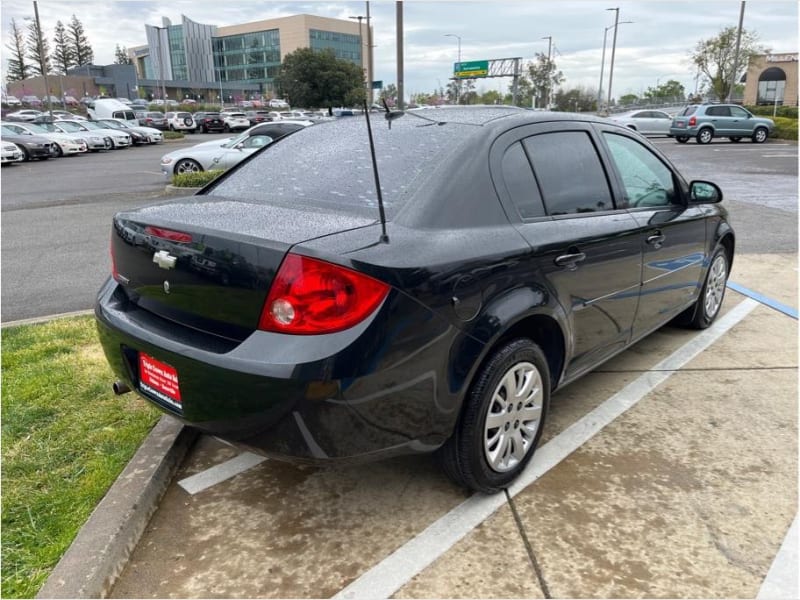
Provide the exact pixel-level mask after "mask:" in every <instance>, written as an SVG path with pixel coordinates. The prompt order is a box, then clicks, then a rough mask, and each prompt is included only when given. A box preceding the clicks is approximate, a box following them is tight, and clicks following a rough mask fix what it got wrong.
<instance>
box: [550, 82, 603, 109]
mask: <svg viewBox="0 0 800 600" xmlns="http://www.w3.org/2000/svg"><path fill="white" fill-rule="evenodd" d="M553 104H555V110H560V111H565V112H594V111H596V110H597V90H594V89H590V88H583V87H576V88H572V89H569V90H563V89H562V90H559V91H557V92H556V94H555V96H553Z"/></svg>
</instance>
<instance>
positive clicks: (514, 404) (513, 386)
mask: <svg viewBox="0 0 800 600" xmlns="http://www.w3.org/2000/svg"><path fill="white" fill-rule="evenodd" d="M543 401H544V392H543V387H542V377H541V374H540V373H539V370H538V369H537V368H536V366H535V365H533V364H532V363H530V362H519V363H516V364H515V365H513V366H512V367H511V368H510V369H509V370H508V371H506V373H505V374H504V375H503V377H502V378H501V379H500V383H498V384H497V387H496V388H495V390H494V392H493V393H492V399H491V401H490V402H489V407H488V411H487V414H486V423H485V425H484V431H483V450H484V454H485V456H486V461H487V462H488V464H489V466H490V467H491V468H492V470H494V471H496V472H499V473H504V472H507V471H511V470H512V469H514V468H515V467H516V466H517V465H518V464H519V463H520V462H522V461H523V460H524V458H525V456H526V455H527V453H528V452H529V451H530V450H531V448H532V447H533V442H534V440H535V439H536V434H537V432H538V431H539V426H540V423H541V416H542V405H543Z"/></svg>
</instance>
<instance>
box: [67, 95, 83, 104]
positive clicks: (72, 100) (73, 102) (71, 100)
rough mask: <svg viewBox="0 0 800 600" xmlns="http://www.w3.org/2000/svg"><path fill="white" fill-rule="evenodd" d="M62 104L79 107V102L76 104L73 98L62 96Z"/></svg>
mask: <svg viewBox="0 0 800 600" xmlns="http://www.w3.org/2000/svg"><path fill="white" fill-rule="evenodd" d="M64 104H66V105H68V106H79V105H80V102H78V100H77V99H76V98H75V96H64Z"/></svg>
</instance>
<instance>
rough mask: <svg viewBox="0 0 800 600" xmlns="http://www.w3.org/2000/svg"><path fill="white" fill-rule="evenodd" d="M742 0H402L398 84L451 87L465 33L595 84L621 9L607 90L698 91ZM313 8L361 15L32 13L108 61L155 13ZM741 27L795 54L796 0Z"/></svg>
mask: <svg viewBox="0 0 800 600" xmlns="http://www.w3.org/2000/svg"><path fill="white" fill-rule="evenodd" d="M740 4H741V3H740V2H739V1H738V0H717V1H708V0H706V1H703V2H698V1H693V2H684V1H681V0H665V1H652V0H637V1H625V2H623V1H620V2H615V1H612V0H608V1H606V2H601V1H600V0H583V1H572V2H564V1H558V0H550V1H547V2H545V1H542V0H512V1H506V2H494V1H488V0H482V1H472V2H463V1H445V0H440V1H426V0H406V2H405V3H404V13H403V14H404V29H405V90H406V95H410V94H413V93H415V92H432V91H434V90H435V89H437V88H438V87H439V86H440V85H441V86H446V85H447V80H448V77H450V76H451V74H452V68H453V63H454V62H455V61H456V59H457V47H458V43H457V40H456V39H455V38H453V37H445V34H447V33H452V34H456V35H459V36H461V55H462V60H464V61H468V60H480V59H493V58H506V57H517V56H519V57H522V58H523V59H525V60H530V59H532V58H533V57H534V55H535V54H536V53H537V52H543V53H546V52H547V40H546V39H542V38H543V37H545V36H552V38H553V42H554V44H555V51H554V58H555V60H556V63H557V66H558V68H559V69H561V70H562V71H563V73H564V76H565V78H566V81H565V82H564V87H565V88H570V87H574V86H585V87H590V88H594V89H597V86H598V83H599V78H600V60H601V54H602V49H603V32H604V29H605V28H606V27H609V26H611V25H613V23H614V13H613V12H612V11H606V10H605V9H606V8H608V7H616V6H618V7H619V9H620V21H633V23H631V24H624V25H620V26H619V33H618V36H617V48H616V58H615V67H614V84H613V92H614V96H616V97H619V96H620V95H622V94H625V93H635V94H639V93H640V92H641V91H642V90H644V89H647V87H649V86H655V85H656V83H657V82H658V81H661V82H662V83H663V82H665V81H666V80H668V79H676V80H678V81H680V82H681V83H683V84H684V86H686V89H687V91H693V90H694V85H695V83H694V75H695V73H694V70H693V69H692V67H691V66H690V64H689V60H688V55H689V52H690V51H691V50H692V49H693V48H694V46H695V44H696V43H697V42H698V41H699V40H702V39H706V38H709V37H712V36H714V35H716V34H717V33H718V32H719V31H720V30H721V29H722V28H723V27H726V26H736V25H737V23H738V19H739V8H740ZM370 10H371V14H372V17H373V27H374V32H375V36H374V40H373V43H374V44H375V45H376V47H375V49H374V52H375V78H376V79H379V80H383V81H384V83H385V84H388V83H394V82H396V80H397V76H396V73H397V69H396V53H397V50H396V40H397V36H396V28H395V22H396V19H395V15H396V9H395V2H393V1H391V0H374V1H373V2H371V3H370ZM299 13H310V14H316V15H321V16H327V17H335V18H347V17H349V16H355V15H364V14H366V9H365V2H360V1H359V2H335V1H316V2H314V1H312V2H307V1H306V2H301V1H297V2H270V1H266V0H222V1H220V0H213V1H209V0H159V1H151V0H140V1H131V0H128V1H122V0H106V1H98V0H40V1H39V16H40V19H41V22H42V28H43V29H44V31H45V33H46V35H47V37H48V39H50V40H51V47H52V37H53V29H54V27H55V24H56V21H58V20H61V21H62V22H64V23H65V24H66V23H67V22H68V21H69V20H70V18H71V16H72V15H73V14H75V15H76V16H77V17H78V19H80V20H81V21H82V22H83V25H84V27H85V29H86V33H87V35H88V38H89V42H90V43H91V45H92V48H93V49H94V55H95V63H97V64H108V63H111V62H113V60H114V48H115V46H116V44H120V45H121V46H126V47H130V46H138V45H142V44H144V43H145V32H144V24H145V23H149V24H155V25H159V24H160V22H161V17H162V16H166V17H169V18H170V19H171V20H172V22H173V23H175V24H177V23H180V20H181V14H185V15H186V16H187V17H189V18H191V19H193V20H195V21H198V22H200V23H207V24H211V25H218V26H224V25H234V24H239V23H248V22H251V21H258V20H262V19H269V18H273V17H280V16H287V15H293V14H299ZM0 15H2V27H3V30H2V36H3V49H2V57H3V83H5V75H6V67H5V64H6V60H7V58H8V55H9V51H8V49H7V47H6V45H7V44H8V43H9V35H10V23H11V19H12V18H15V19H17V21H18V24H22V25H23V26H24V25H26V23H25V22H24V21H23V19H24V18H25V17H32V16H33V2H32V1H31V0H2V4H0ZM744 25H745V28H746V29H748V30H751V31H756V32H757V33H758V35H759V38H760V41H761V43H762V44H763V45H764V46H766V47H767V48H770V49H771V50H772V51H773V52H776V53H784V52H797V51H798V43H797V36H798V8H797V2H795V1H794V0H785V1H784V0H777V1H767V0H750V1H748V2H747V4H746V10H745V18H744ZM612 35H613V30H609V32H608V50H607V52H606V69H605V75H606V77H605V79H606V82H607V81H608V70H609V68H608V63H609V60H610V55H611V38H612ZM507 84H508V80H507V79H504V78H498V79H482V80H478V81H477V86H476V87H477V90H478V91H485V90H490V89H505V86H506V85H507Z"/></svg>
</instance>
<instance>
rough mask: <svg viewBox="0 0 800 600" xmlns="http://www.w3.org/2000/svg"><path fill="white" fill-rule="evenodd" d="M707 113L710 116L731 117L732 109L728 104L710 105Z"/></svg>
mask: <svg viewBox="0 0 800 600" xmlns="http://www.w3.org/2000/svg"><path fill="white" fill-rule="evenodd" d="M706 114H707V115H708V116H710V117H730V116H731V109H730V108H728V107H727V106H709V107H708V108H707V109H706Z"/></svg>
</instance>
